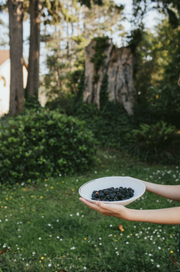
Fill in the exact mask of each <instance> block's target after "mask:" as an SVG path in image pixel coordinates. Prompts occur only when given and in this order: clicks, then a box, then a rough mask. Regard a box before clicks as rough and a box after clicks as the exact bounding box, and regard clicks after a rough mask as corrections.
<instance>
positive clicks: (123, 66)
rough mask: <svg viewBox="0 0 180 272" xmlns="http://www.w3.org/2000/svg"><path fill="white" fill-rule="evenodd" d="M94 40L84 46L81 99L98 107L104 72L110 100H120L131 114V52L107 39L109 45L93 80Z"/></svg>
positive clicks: (132, 88)
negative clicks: (96, 77) (83, 83)
mask: <svg viewBox="0 0 180 272" xmlns="http://www.w3.org/2000/svg"><path fill="white" fill-rule="evenodd" d="M95 45H96V40H92V41H91V42H90V44H89V45H88V46H87V47H86V48H85V91H84V93H83V101H84V102H87V103H88V104H91V103H95V104H97V107H98V109H100V89H101V84H102V80H103V76H104V74H107V75H108V95H109V100H110V101H115V102H120V103H122V104H123V106H124V108H125V109H126V111H127V112H128V114H129V115H132V114H133V105H134V101H135V96H136V93H135V88H134V84H133V54H132V52H131V49H130V48H128V47H122V48H116V47H115V46H114V45H113V43H112V41H111V40H110V39H109V46H108V47H107V48H106V50H105V51H104V54H105V55H106V58H105V60H104V64H103V65H102V66H101V67H100V68H99V71H98V75H99V79H98V81H97V82H94V81H93V76H94V74H96V71H95V68H94V63H92V62H91V58H92V57H93V55H94V52H95V51H94V48H95Z"/></svg>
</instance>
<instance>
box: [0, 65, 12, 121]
mask: <svg viewBox="0 0 180 272" xmlns="http://www.w3.org/2000/svg"><path fill="white" fill-rule="evenodd" d="M0 75H2V76H3V77H4V78H5V86H4V80H2V79H1V80H0V116H2V115H4V114H5V113H8V112H9V94H10V60H7V61H6V62H4V63H3V64H2V65H1V66H0Z"/></svg>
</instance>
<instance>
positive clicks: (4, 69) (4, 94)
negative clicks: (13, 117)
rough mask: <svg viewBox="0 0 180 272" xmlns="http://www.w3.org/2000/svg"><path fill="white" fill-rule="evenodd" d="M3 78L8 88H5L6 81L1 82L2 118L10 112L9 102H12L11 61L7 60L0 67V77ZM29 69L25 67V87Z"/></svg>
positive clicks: (0, 109) (0, 108)
mask: <svg viewBox="0 0 180 272" xmlns="http://www.w3.org/2000/svg"><path fill="white" fill-rule="evenodd" d="M1 75H2V76H3V77H4V78H5V80H6V86H4V80H2V79H1V80H0V117H1V116H3V115H4V114H7V113H8V112H9V100H10V60H7V61H6V62H4V63H3V64H2V65H1V66H0V76H1ZM27 75H28V72H27V69H26V68H25V66H23V87H24V88H26V85H27Z"/></svg>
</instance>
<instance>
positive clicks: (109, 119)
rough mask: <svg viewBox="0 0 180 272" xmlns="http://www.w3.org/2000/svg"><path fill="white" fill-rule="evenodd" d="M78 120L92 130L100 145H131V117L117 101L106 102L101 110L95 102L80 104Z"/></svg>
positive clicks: (120, 148)
mask: <svg viewBox="0 0 180 272" xmlns="http://www.w3.org/2000/svg"><path fill="white" fill-rule="evenodd" d="M76 115H77V116H78V118H79V119H80V120H84V121H85V122H86V126H87V127H88V128H89V129H91V130H92V132H93V134H94V136H95V138H96V140H97V141H98V143H99V145H100V146H102V147H111V148H114V149H117V150H121V151H123V150H126V151H127V150H128V148H129V147H130V146H131V145H132V140H133V137H132V133H131V131H132V129H134V127H133V125H132V118H133V117H130V116H128V114H127V112H126V111H125V109H124V108H123V106H122V105H121V104H119V103H114V102H108V103H107V104H106V105H105V106H104V107H103V108H102V109H101V110H98V109H97V106H96V105H95V104H92V105H87V104H85V103H84V104H82V105H81V106H80V107H79V109H78V110H77V112H76Z"/></svg>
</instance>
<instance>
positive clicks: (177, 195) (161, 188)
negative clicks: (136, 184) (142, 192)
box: [141, 180, 180, 201]
mask: <svg viewBox="0 0 180 272" xmlns="http://www.w3.org/2000/svg"><path fill="white" fill-rule="evenodd" d="M141 181H142V182H143V183H144V185H145V186H146V191H148V192H151V193H154V194H157V195H160V196H163V197H166V198H169V199H172V200H175V201H180V185H161V184H155V183H151V182H147V181H143V180H141Z"/></svg>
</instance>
